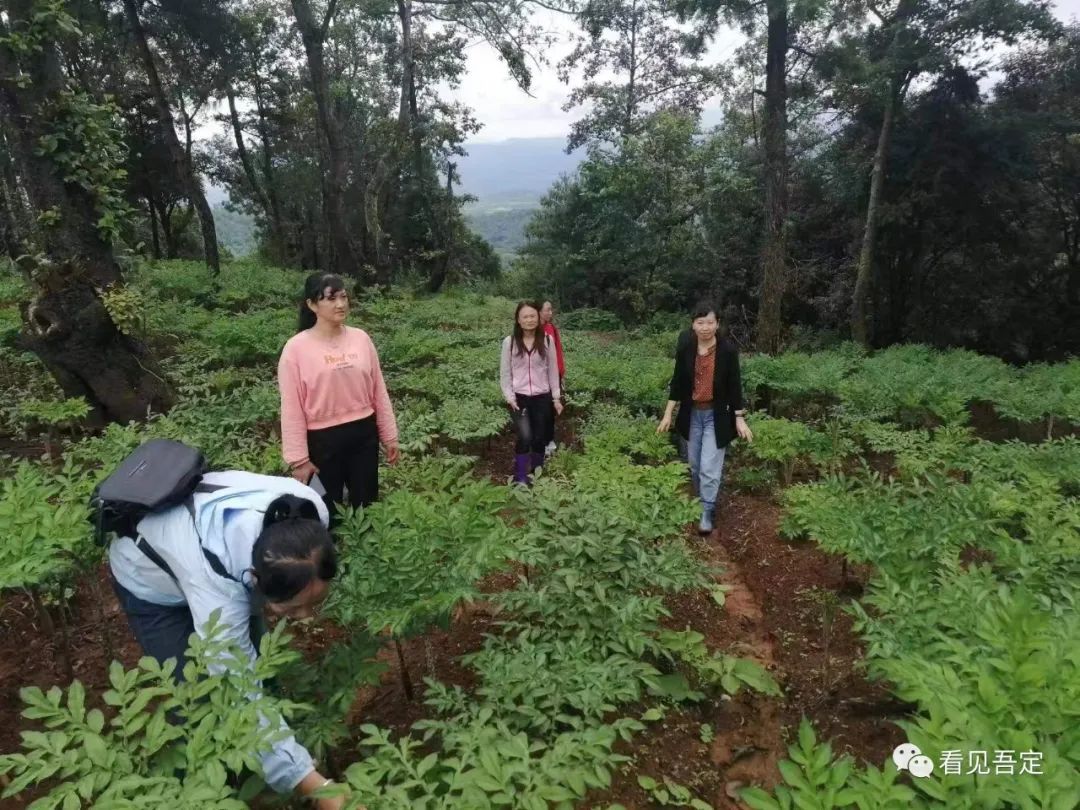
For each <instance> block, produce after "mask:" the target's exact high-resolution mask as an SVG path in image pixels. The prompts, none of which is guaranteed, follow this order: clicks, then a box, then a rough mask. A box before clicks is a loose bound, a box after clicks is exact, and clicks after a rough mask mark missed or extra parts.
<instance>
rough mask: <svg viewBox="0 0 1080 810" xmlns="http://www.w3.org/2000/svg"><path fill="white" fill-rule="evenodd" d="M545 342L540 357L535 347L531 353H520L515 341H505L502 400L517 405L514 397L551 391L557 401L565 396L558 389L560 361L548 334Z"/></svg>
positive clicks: (502, 365)
mask: <svg viewBox="0 0 1080 810" xmlns="http://www.w3.org/2000/svg"><path fill="white" fill-rule="evenodd" d="M540 334H541V335H543V334H544V333H543V332H540ZM544 341H545V342H544V356H543V357H541V356H540V352H538V351H536V349H535V348H534V349H533V350H532V351H531V352H525V353H524V354H519V353H518V351H517V347H516V346H514V339H513V338H511V337H506V338H503V344H502V357H501V359H500V362H499V382H500V383H501V385H502V392H503V398H505V399H506V401H507V402H514V401H515V397H514V395H515V394H525V395H526V396H535V395H537V394H546V393H548V392H549V391H550V392H551V396H552V397H553V398H555V399H559V398H560V397H561V396H562V392H561V391H560V390H559V361H558V358H557V357H556V356H555V343H554V341H552V339H551V337H550V336H549V335H544Z"/></svg>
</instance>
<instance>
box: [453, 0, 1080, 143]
mask: <svg viewBox="0 0 1080 810" xmlns="http://www.w3.org/2000/svg"><path fill="white" fill-rule="evenodd" d="M1054 11H1055V14H1056V15H1057V16H1058V18H1059V19H1061V20H1062V21H1066V22H1067V21H1069V20H1070V19H1073V18H1077V17H1080V0H1057V3H1056V4H1055V6H1054ZM536 21H537V23H538V24H539V25H542V26H543V27H544V29H545V30H548V31H552V32H555V33H556V34H557V35H558V42H557V43H556V44H555V45H554V46H552V47H551V48H550V49H548V51H547V52H546V53H545V58H546V61H547V64H543V65H539V66H537V65H535V64H534V65H532V68H533V86H532V90H531V92H532V95H533V96H534V97H530V96H528V95H526V94H525V93H524V92H523V91H522V90H521V89H520V88H518V86H517V84H515V83H514V80H513V79H511V78H510V75H509V74H508V72H507V70H506V67H505V65H503V64H502V62H501V61H500V60H499V57H498V56H497V55H496V54H495V52H494V51H493V50H492V49H491V48H489V47H488V46H487V45H485V44H483V43H479V44H475V45H472V46H471V47H470V48H469V50H468V62H467V65H468V71H467V74H466V76H465V77H464V78H463V80H462V83H461V87H459V88H458V90H457V91H456V92H455V93H454V97H455V98H456V99H457V100H460V101H462V102H464V103H465V104H467V105H468V106H469V107H471V108H472V109H473V111H474V113H475V115H476V117H477V119H478V120H479V121H480V122H481V123H482V124H483V125H484V128H483V129H482V130H481V131H480V132H479V133H478V134H477V135H476V136H475V137H474V138H473V139H472V141H473V142H474V143H490V142H493V141H502V140H506V139H508V138H540V137H565V136H566V134H567V133H568V132H569V130H570V125H571V123H572V122H573V121H574V120H576V119H577V117H578V115H579V111H576V110H572V111H570V112H563V110H562V105H563V104H564V103H565V101H566V98H567V95H568V93H569V90H568V88H567V86H566V85H564V84H563V83H562V82H560V81H559V79H558V77H557V76H556V75H555V64H556V63H557V62H558V61H559V60H560V59H562V58H563V57H564V56H565V55H566V54H567V53H569V51H570V49H571V47H572V46H571V43H570V40H571V35H572V33H573V31H574V30H575V25H574V21H573V18H572V17H569V16H567V15H564V14H557V13H554V12H549V11H543V12H542V13H540V14H538V15H537V17H536ZM742 41H743V37H742V35H741V34H740V33H738V32H737V31H733V30H730V29H728V30H725V31H723V32H722V33H721V35H720V37H719V38H718V40H717V42H715V43H713V45H712V46H711V47H710V49H709V53H708V57H707V58H708V59H709V60H710V61H711V62H713V63H717V62H720V61H722V60H724V59H726V58H728V57H729V56H730V55H731V53H732V52H733V51H734V49H735V48H736V47H737V46H738V45H739V44H740V43H741V42H742Z"/></svg>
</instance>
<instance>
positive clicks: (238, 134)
mask: <svg viewBox="0 0 1080 810" xmlns="http://www.w3.org/2000/svg"><path fill="white" fill-rule="evenodd" d="M225 97H226V98H227V99H228V100H229V121H230V122H231V123H232V131H233V140H235V141H236V155H237V157H239V158H240V165H241V166H242V167H243V169H244V176H245V177H247V181H248V183H250V184H251V193H252V194H254V195H255V199H256V200H257V201H258V203H259V205H260V206H261V207H262V209H263V212H264V213H265V214H266V216H267V217H268V218H269V217H270V200H269V199H268V198H267V196H266V194H265V193H264V192H263V189H262V184H261V183H260V182H259V178H258V176H257V175H256V174H255V167H254V166H253V165H252V163H251V156H250V155H248V150H247V144H245V143H244V131H243V129H242V128H241V126H240V115H239V114H238V113H237V112H236V94H235V93H234V92H233V88H232V84H228V85H226V86H225Z"/></svg>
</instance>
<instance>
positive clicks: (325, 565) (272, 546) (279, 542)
mask: <svg viewBox="0 0 1080 810" xmlns="http://www.w3.org/2000/svg"><path fill="white" fill-rule="evenodd" d="M251 566H252V568H253V569H254V571H255V579H256V583H257V586H256V587H257V588H258V590H259V592H260V593H261V594H262V596H264V597H265V598H266V600H267V601H269V602H287V601H288V600H290V599H292V598H293V597H294V596H296V595H297V594H298V593H300V592H301V591H302V590H304V588H306V587H307V586H308V585H309V584H310V583H311V582H312V581H313V580H315V579H319V580H322V581H324V582H328V581H330V580H332V579H333V578H334V577H335V576H336V575H337V549H336V548H335V547H334V540H333V538H332V537H331V536H330V532H329V531H327V529H326V527H325V526H323V525H322V522H321V521H320V520H319V512H318V509H317V508H316V506H315V504H314V503H312V502H311V501H310V500H308V499H306V498H300V497H298V496H296V495H282V496H280V497H278V498H275V499H274V501H273V502H271V504H270V505H269V506H268V507H267V508H266V515H265V517H264V518H263V527H262V532H260V534H259V537H258V539H257V540H256V541H255V545H254V547H253V548H252V550H251Z"/></svg>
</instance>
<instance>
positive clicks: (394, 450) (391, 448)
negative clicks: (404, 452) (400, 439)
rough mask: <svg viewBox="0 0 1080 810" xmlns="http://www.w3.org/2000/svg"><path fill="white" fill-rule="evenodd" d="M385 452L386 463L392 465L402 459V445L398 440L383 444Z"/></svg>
mask: <svg viewBox="0 0 1080 810" xmlns="http://www.w3.org/2000/svg"><path fill="white" fill-rule="evenodd" d="M383 452H385V453H386V463H387V464H389V465H390V466H391V467H393V466H394V465H395V464H397V463H398V461H400V460H401V446H400V445H399V444H398V443H397V442H396V441H392V442H386V443H385V444H383Z"/></svg>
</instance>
